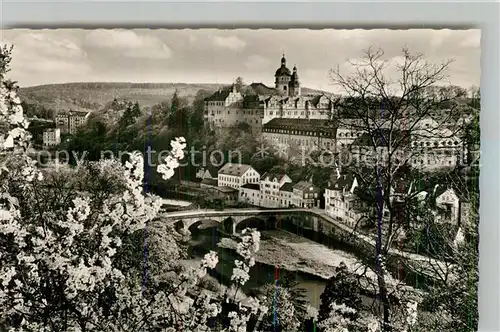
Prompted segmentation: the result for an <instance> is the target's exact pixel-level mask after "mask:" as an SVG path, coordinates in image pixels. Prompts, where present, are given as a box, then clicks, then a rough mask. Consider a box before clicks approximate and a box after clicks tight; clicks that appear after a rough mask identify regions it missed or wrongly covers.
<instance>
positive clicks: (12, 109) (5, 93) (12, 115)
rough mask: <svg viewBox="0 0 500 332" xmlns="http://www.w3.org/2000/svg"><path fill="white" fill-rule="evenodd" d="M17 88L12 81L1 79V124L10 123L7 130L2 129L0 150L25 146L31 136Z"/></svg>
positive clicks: (0, 132)
mask: <svg viewBox="0 0 500 332" xmlns="http://www.w3.org/2000/svg"><path fill="white" fill-rule="evenodd" d="M16 90H17V88H16V87H14V86H13V84H12V83H11V82H10V81H4V80H3V79H2V80H0V125H2V124H8V128H7V132H3V130H2V131H0V151H1V150H5V149H11V148H15V147H16V146H25V144H24V143H26V142H27V140H28V139H29V138H30V137H31V135H30V134H29V132H28V131H27V130H26V128H28V124H29V122H28V121H27V120H26V119H25V117H24V114H23V108H22V106H21V100H20V99H19V97H18V96H17V92H16Z"/></svg>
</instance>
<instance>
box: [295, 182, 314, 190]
mask: <svg viewBox="0 0 500 332" xmlns="http://www.w3.org/2000/svg"><path fill="white" fill-rule="evenodd" d="M311 188H312V189H311ZM293 189H298V190H302V191H308V192H310V191H319V189H318V187H316V186H315V185H314V184H312V183H310V182H307V181H300V182H299V183H297V184H295V185H294V186H293Z"/></svg>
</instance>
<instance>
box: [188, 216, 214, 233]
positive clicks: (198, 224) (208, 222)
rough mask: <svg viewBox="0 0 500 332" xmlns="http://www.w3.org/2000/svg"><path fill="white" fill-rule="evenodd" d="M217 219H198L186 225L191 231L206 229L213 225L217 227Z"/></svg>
mask: <svg viewBox="0 0 500 332" xmlns="http://www.w3.org/2000/svg"><path fill="white" fill-rule="evenodd" d="M219 223H220V222H219V221H218V220H214V219H208V218H206V219H200V220H196V221H194V222H192V223H191V224H190V225H189V226H187V227H188V230H189V231H190V232H191V233H192V232H193V231H196V230H200V229H206V228H213V227H218V226H219Z"/></svg>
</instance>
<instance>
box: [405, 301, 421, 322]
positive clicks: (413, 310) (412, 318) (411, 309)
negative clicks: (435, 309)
mask: <svg viewBox="0 0 500 332" xmlns="http://www.w3.org/2000/svg"><path fill="white" fill-rule="evenodd" d="M417 307H418V302H415V301H413V302H408V303H407V304H406V314H407V317H406V323H407V324H408V327H409V328H411V327H412V326H414V325H415V323H416V322H417V315H418V311H417Z"/></svg>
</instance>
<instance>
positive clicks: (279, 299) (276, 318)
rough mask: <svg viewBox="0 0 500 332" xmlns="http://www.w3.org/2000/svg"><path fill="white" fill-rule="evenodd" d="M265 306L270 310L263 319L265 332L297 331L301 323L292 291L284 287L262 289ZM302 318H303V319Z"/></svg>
mask: <svg viewBox="0 0 500 332" xmlns="http://www.w3.org/2000/svg"><path fill="white" fill-rule="evenodd" d="M262 291H263V293H264V295H263V298H264V300H263V302H262V303H263V304H264V305H265V306H266V307H268V308H269V309H271V310H268V311H267V312H266V314H265V315H264V317H263V318H262V325H261V326H260V328H261V329H262V330H263V331H276V332H284V331H297V330H298V328H299V326H300V324H301V321H300V320H299V317H298V316H299V315H298V312H297V309H296V308H295V305H294V302H293V295H292V294H291V293H290V290H289V289H288V288H286V287H283V286H278V285H273V284H268V285H265V286H264V287H263V289H262ZM301 318H302V317H301Z"/></svg>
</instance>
